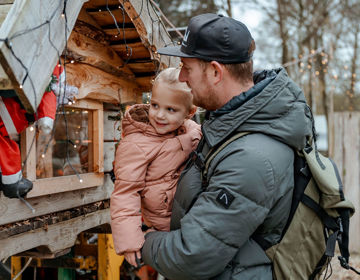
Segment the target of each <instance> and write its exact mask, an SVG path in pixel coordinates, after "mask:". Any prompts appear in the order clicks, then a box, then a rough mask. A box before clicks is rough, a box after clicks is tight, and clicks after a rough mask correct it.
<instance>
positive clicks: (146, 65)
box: [127, 60, 158, 73]
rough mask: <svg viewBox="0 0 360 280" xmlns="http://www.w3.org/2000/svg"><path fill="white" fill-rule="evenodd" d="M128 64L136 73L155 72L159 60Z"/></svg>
mask: <svg viewBox="0 0 360 280" xmlns="http://www.w3.org/2000/svg"><path fill="white" fill-rule="evenodd" d="M127 65H128V66H129V68H130V69H131V71H133V72H134V73H149V72H155V71H156V69H157V68H158V62H157V61H156V60H154V61H150V62H136V63H128V64H127Z"/></svg>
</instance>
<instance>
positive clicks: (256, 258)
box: [142, 69, 312, 280]
mask: <svg viewBox="0 0 360 280" xmlns="http://www.w3.org/2000/svg"><path fill="white" fill-rule="evenodd" d="M254 81H255V83H256V84H255V86H254V87H253V88H252V89H250V90H249V91H247V92H245V93H242V94H240V95H238V96H236V97H234V98H233V99H232V100H230V101H229V102H228V103H227V104H225V106H224V107H222V108H221V109H219V110H217V111H215V112H212V113H211V114H210V118H209V119H208V120H207V121H205V122H204V124H203V127H202V130H203V141H204V143H205V144H204V145H203V146H204V147H203V148H202V153H203V154H204V155H205V154H206V152H207V151H208V149H209V148H211V147H213V146H215V145H216V144H218V143H220V142H223V141H224V140H225V139H226V138H228V137H229V135H231V134H233V133H235V132H240V131H248V132H251V134H248V135H246V136H243V137H241V138H239V139H237V140H235V141H234V142H232V143H230V144H229V145H228V146H226V147H225V149H224V150H222V151H221V152H220V153H219V154H218V155H217V156H216V157H215V158H214V159H213V160H212V162H211V165H210V168H209V173H208V178H209V184H208V186H207V188H206V189H205V190H202V188H201V178H200V171H199V168H198V167H197V166H196V164H194V163H193V162H192V161H189V162H188V164H187V166H186V168H185V170H184V171H183V173H182V175H181V177H180V179H179V182H178V188H177V191H176V194H175V200H174V204H173V212H172V217H171V232H153V233H149V234H147V235H146V241H145V244H144V247H143V250H142V254H143V256H142V257H143V260H144V261H145V263H146V264H149V265H151V266H152V267H153V268H155V269H156V270H157V271H159V272H160V273H161V274H162V275H164V276H165V277H166V278H168V279H172V280H177V279H178V280H180V279H181V280H190V279H217V280H223V279H224V280H225V279H226V280H227V279H234V280H235V279H236V280H237V279H239V280H240V279H241V280H247V279H252V280H254V279H272V270H271V263H270V261H269V259H268V258H267V256H266V255H265V253H264V251H263V250H262V249H261V247H260V246H259V245H258V244H257V243H256V242H255V241H253V240H252V239H251V236H252V235H253V234H254V232H255V231H256V233H257V234H259V235H261V236H263V237H264V238H265V239H266V240H267V241H269V242H270V243H272V244H275V243H276V242H277V241H278V240H279V238H280V234H281V232H282V230H283V228H284V226H285V223H286V220H287V217H288V214H289V210H290V205H291V198H292V189H293V185H294V175H293V158H294V152H293V149H292V148H296V149H302V148H304V146H305V142H306V137H308V136H310V135H312V129H311V127H312V126H311V114H310V111H309V109H308V107H307V105H306V102H305V98H304V94H303V92H302V91H301V89H300V88H299V87H298V86H297V85H296V84H295V83H294V82H293V81H292V80H291V79H290V78H289V77H288V75H287V73H286V71H285V70H284V69H277V70H272V71H263V72H261V73H256V74H255V75H254ZM224 194H225V196H224Z"/></svg>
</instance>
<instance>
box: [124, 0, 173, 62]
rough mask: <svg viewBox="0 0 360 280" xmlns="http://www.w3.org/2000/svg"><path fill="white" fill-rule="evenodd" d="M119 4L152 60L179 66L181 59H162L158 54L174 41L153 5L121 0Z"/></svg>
mask: <svg viewBox="0 0 360 280" xmlns="http://www.w3.org/2000/svg"><path fill="white" fill-rule="evenodd" d="M119 2H120V3H121V4H122V5H123V7H124V8H125V10H126V13H127V14H128V15H129V17H130V18H131V20H132V22H133V24H134V25H135V28H136V30H137V31H138V33H139V35H140V38H141V41H142V42H143V44H144V46H145V47H146V48H148V50H149V52H150V54H151V58H152V59H155V60H159V61H160V62H161V63H164V64H166V65H167V66H177V65H178V64H179V61H180V60H179V58H177V57H160V56H159V55H158V54H157V53H156V50H157V49H158V48H161V47H164V46H168V45H171V44H172V41H171V38H170V35H169V34H168V32H167V31H166V29H165V26H164V25H163V23H162V21H160V20H159V17H158V15H157V14H156V13H155V11H154V9H153V8H152V7H151V5H152V4H151V3H149V5H144V3H143V2H142V1H138V0H130V1H128V0H126V1H125V0H119ZM148 7H149V9H148Z"/></svg>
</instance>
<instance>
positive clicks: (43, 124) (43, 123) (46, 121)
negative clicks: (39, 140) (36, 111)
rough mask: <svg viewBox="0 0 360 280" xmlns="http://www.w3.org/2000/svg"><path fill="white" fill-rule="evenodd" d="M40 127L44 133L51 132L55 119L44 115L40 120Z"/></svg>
mask: <svg viewBox="0 0 360 280" xmlns="http://www.w3.org/2000/svg"><path fill="white" fill-rule="evenodd" d="M37 123H38V127H39V129H40V130H41V131H42V132H43V133H44V134H49V133H50V132H51V130H52V128H53V126H54V120H53V119H52V118H49V117H43V118H41V119H39V120H38V122H37Z"/></svg>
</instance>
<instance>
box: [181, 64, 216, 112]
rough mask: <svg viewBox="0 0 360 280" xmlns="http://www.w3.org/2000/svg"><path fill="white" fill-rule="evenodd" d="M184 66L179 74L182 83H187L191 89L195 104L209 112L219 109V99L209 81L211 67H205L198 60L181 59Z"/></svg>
mask: <svg viewBox="0 0 360 280" xmlns="http://www.w3.org/2000/svg"><path fill="white" fill-rule="evenodd" d="M181 62H182V63H183V66H182V67H181V71H180V74H179V80H180V82H186V83H187V85H188V86H189V87H190V88H191V94H192V95H193V104H194V105H196V106H199V107H202V108H204V109H207V110H216V109H218V108H219V106H218V105H217V104H218V102H217V101H218V97H217V95H216V93H215V91H214V88H213V86H212V85H211V83H210V81H209V77H208V75H210V74H211V73H210V71H211V69H210V67H209V66H208V67H204V66H202V65H201V64H200V61H199V60H198V59H196V58H181Z"/></svg>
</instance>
